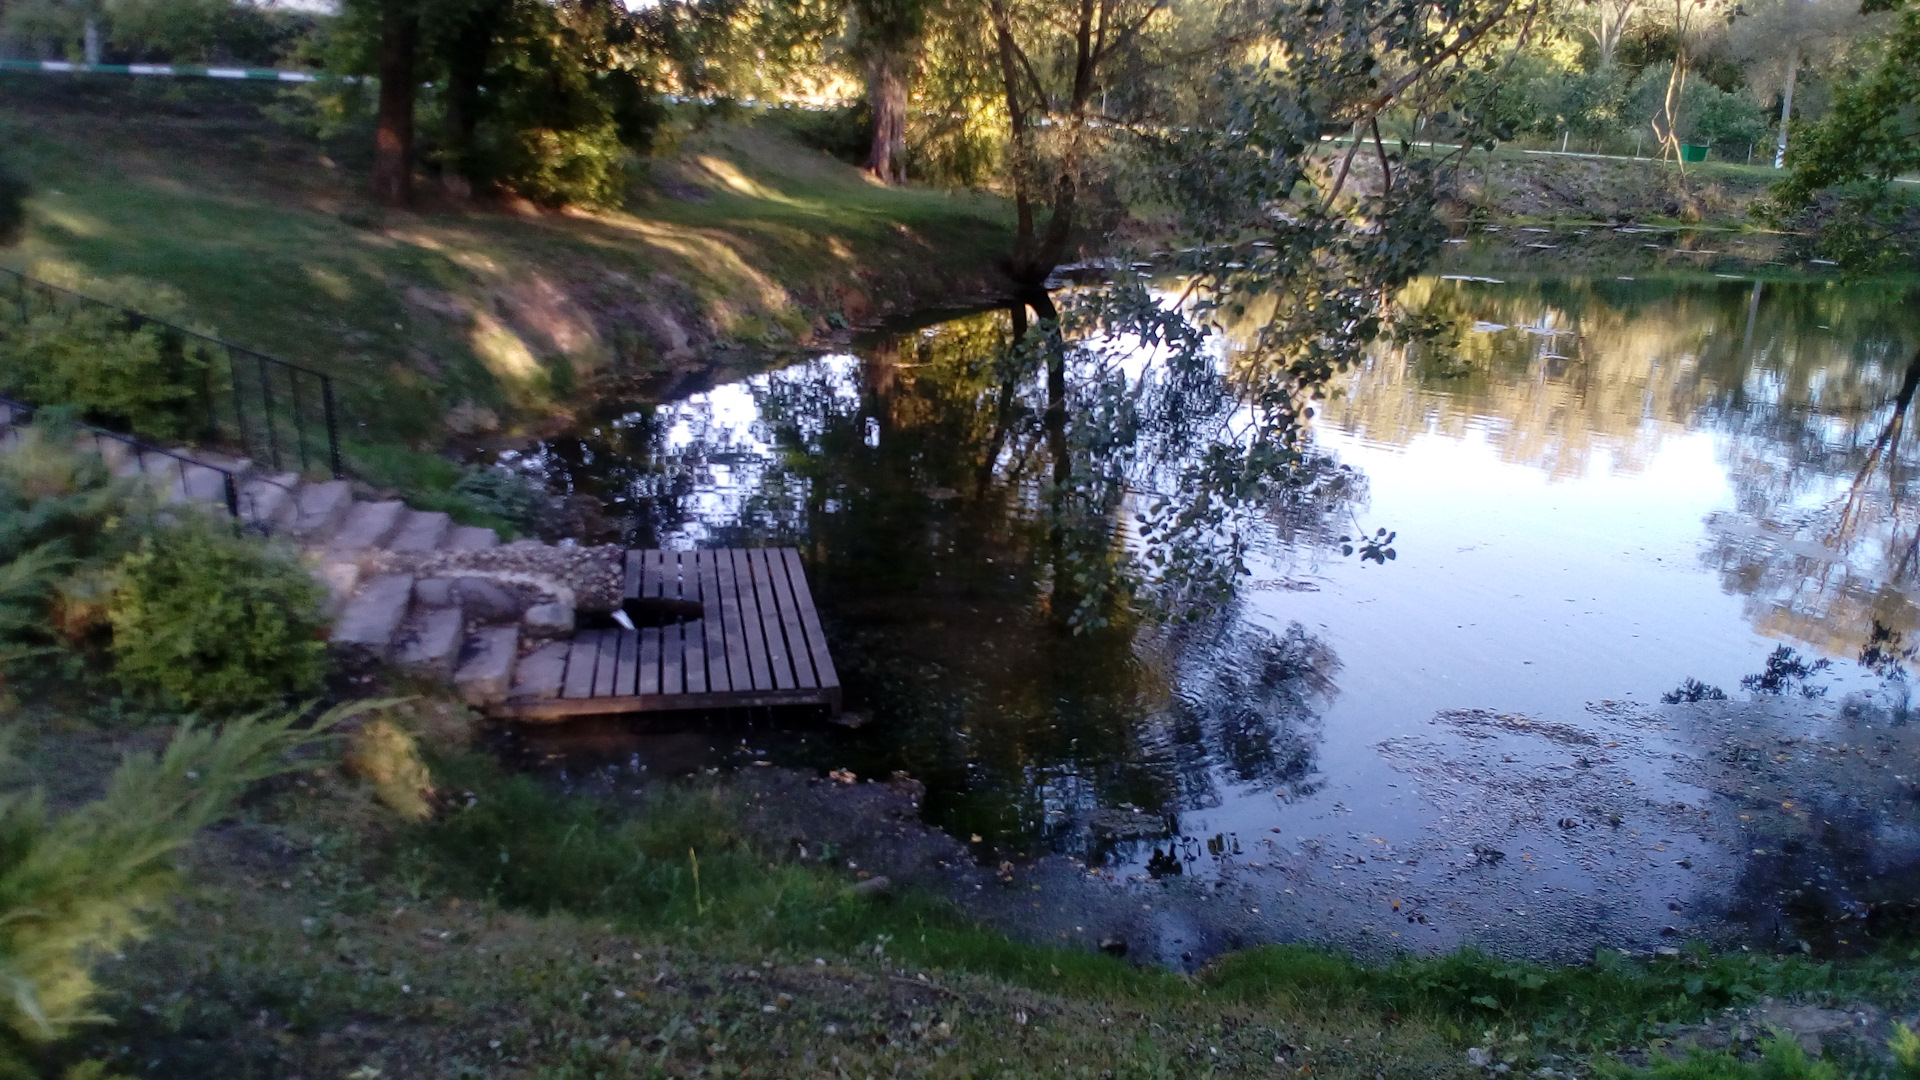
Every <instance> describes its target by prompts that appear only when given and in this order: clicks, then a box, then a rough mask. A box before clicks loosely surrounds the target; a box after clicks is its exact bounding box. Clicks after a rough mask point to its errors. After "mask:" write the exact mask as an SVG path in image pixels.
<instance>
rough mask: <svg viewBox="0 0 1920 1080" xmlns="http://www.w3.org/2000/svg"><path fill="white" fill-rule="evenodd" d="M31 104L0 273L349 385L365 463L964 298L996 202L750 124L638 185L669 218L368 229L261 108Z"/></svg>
mask: <svg viewBox="0 0 1920 1080" xmlns="http://www.w3.org/2000/svg"><path fill="white" fill-rule="evenodd" d="M29 80H31V81H29ZM50 85H55V84H51V83H49V82H48V81H47V80H45V79H41V78H39V77H29V76H0V145H5V146H6V147H7V157H8V160H9V162H10V164H11V166H12V167H13V168H14V169H15V170H16V171H18V172H20V173H21V174H22V175H23V176H24V178H25V179H27V180H28V181H29V182H30V183H31V185H32V186H33V189H34V194H33V197H32V199H31V202H30V208H29V209H30V215H31V224H30V230H29V234H28V237H27V239H26V240H25V241H24V242H23V243H22V244H21V245H20V246H19V247H17V248H15V249H12V250H10V251H7V252H4V253H0V260H4V262H5V264H6V265H9V266H12V267H15V268H18V269H28V270H31V271H33V272H36V273H39V274H41V275H42V276H50V277H55V278H65V279H73V280H81V281H86V280H89V279H100V278H117V277H133V278H138V279H141V280H143V281H148V282H158V283H165V284H167V285H170V286H172V287H173V288H174V289H176V290H178V292H179V293H180V294H181V298H182V300H183V308H184V310H185V312H186V313H187V315H188V317H189V318H191V319H192V320H194V321H195V322H197V323H199V324H203V325H210V326H212V327H215V328H217V329H218V330H219V331H220V332H221V333H222V334H224V335H225V336H227V337H229V338H231V339H232V340H235V341H238V342H240V343H242V344H246V345H250V346H254V347H258V348H260V349H263V350H265V351H267V352H270V353H273V354H275V355H278V356H281V357H284V358H286V359H289V360H294V361H299V362H304V363H309V364H313V365H316V366H318V367H320V368H322V369H324V370H328V371H332V372H336V373H338V374H340V375H341V376H343V378H344V379H345V380H347V381H349V382H351V383H352V384H354V385H355V386H356V387H357V390H356V391H355V392H354V394H353V403H354V406H355V414H356V419H357V420H358V421H359V422H362V423H367V424H368V425H369V432H368V433H369V434H373V435H375V436H376V437H382V436H384V437H393V436H403V437H413V438H423V437H432V436H434V435H437V434H438V431H437V430H436V426H435V424H434V423H433V420H434V418H436V417H437V416H439V415H440V412H441V410H442V409H443V408H445V407H448V406H452V405H456V404H458V403H461V402H472V403H474V404H475V405H476V406H479V407H484V408H486V409H488V410H491V411H492V412H493V413H494V414H495V415H496V416H499V417H502V418H506V419H509V420H511V418H514V417H518V418H520V419H521V420H523V421H524V420H528V419H530V418H534V417H537V416H539V415H541V414H543V413H544V412H546V411H549V410H550V409H551V408H552V407H553V404H554V399H555V398H556V397H559V398H564V397H566V396H567V391H568V389H569V383H571V384H573V385H579V384H581V383H583V382H584V381H586V380H587V379H590V378H593V377H597V376H621V377H625V378H629V379H634V380H639V381H641V382H643V383H644V382H645V381H646V380H648V379H649V378H658V377H660V376H662V375H663V374H671V373H672V372H674V371H676V370H691V369H694V368H697V367H699V366H701V365H702V363H703V361H705V360H708V359H711V358H712V357H713V356H714V355H715V354H717V353H718V354H720V355H723V356H724V355H726V354H725V353H724V352H723V351H722V349H723V347H724V346H725V345H727V344H751V345H765V346H775V347H777V346H782V345H792V344H795V343H799V342H804V341H807V340H810V339H813V338H815V337H817V336H819V335H820V334H821V333H822V332H823V331H825V330H826V329H827V328H828V327H829V325H830V324H836V323H839V322H842V321H853V322H859V321H863V320H867V319H871V318H874V317H877V316H878V315H881V314H884V313H886V312H887V311H890V310H902V309H905V308H907V307H910V306H914V305H921V304H929V303H937V302H942V301H952V300H954V299H958V298H962V297H968V296H977V295H982V294H984V293H987V292H989V291H991V290H992V289H993V288H994V287H995V280H994V276H993V271H992V265H993V258H994V256H995V255H996V254H997V253H998V252H999V251H1000V250H1002V249H1003V247H1004V244H1005V238H1006V236H1007V221H1006V218H1007V215H1006V214H1004V213H1003V210H1002V208H1001V206H1000V204H999V203H998V202H997V201H996V200H993V199H992V198H990V197H987V196H978V195H971V194H948V193H944V192H938V191H930V190H917V189H915V190H890V189H885V188H880V187H876V186H874V185H871V184H869V183H867V182H866V181H864V180H863V179H862V178H861V177H860V175H859V174H858V173H857V172H856V171H855V170H853V169H852V168H849V167H847V166H844V165H841V164H840V163H838V162H835V161H833V160H831V159H829V158H826V157H825V156H824V155H822V154H821V153H819V152H818V151H813V150H808V149H806V148H804V147H801V146H800V145H798V144H797V143H794V142H793V141H791V140H790V139H788V138H786V137H785V136H784V134H782V133H781V132H780V131H779V130H778V129H775V128H773V127H771V126H770V125H764V124H763V125H759V126H739V125H735V126H729V127H722V128H716V129H713V130H709V131H704V132H693V133H691V134H689V135H687V136H686V137H684V138H683V139H681V140H680V145H679V148H678V150H679V153H678V156H677V157H676V158H674V159H673V160H670V161H666V162H660V163H656V165H655V168H656V170H657V171H659V172H661V173H662V174H664V179H665V180H666V181H668V182H667V183H666V184H664V185H663V187H664V188H665V189H666V190H668V191H672V192H674V193H675V195H677V196H678V197H670V196H668V195H664V194H661V193H660V192H659V191H658V190H654V189H650V188H649V187H648V185H646V184H645V183H638V184H636V185H635V194H636V198H635V199H634V201H633V203H632V206H631V209H630V210H629V211H627V212H619V213H612V212H609V213H590V214H589V213H565V214H560V213H542V212H537V211H532V210H530V209H529V210H525V211H524V212H511V211H506V210H478V209H471V208H459V207H447V206H442V207H439V208H428V209H425V210H423V211H422V212H418V213H395V214H382V213H381V212H379V211H378V210H377V208H375V207H373V206H371V205H370V204H369V203H368V202H367V200H366V198H365V194H364V191H363V185H362V179H361V177H360V176H359V175H358V172H357V170H355V169H349V168H347V167H344V166H341V165H338V164H336V163H335V162H333V161H332V159H330V158H329V157H327V155H326V153H324V152H323V151H324V150H325V149H326V148H324V147H322V146H321V145H320V144H318V143H316V142H313V141H310V140H306V139H303V138H300V137H296V136H295V135H293V134H291V133H289V132H288V131H286V130H283V129H280V128H277V127H275V126H274V125H272V124H269V123H267V122H266V121H264V120H262V119H260V118H259V114H258V110H257V107H256V106H257V104H259V102H240V103H238V104H235V103H232V102H228V103H224V104H220V105H219V106H218V107H201V106H199V105H193V106H187V107H183V106H180V105H178V104H177V103H173V102H170V101H168V100H166V99H164V98H162V97H159V96H156V95H155V94H153V93H144V94H138V95H134V94H130V93H126V92H119V91H115V90H114V89H113V88H112V87H111V86H109V87H107V88H106V89H104V90H103V89H101V88H100V87H99V86H95V87H93V88H92V90H91V91H90V92H88V93H81V92H79V90H75V91H74V92H73V93H71V94H68V93H66V92H64V91H60V90H59V89H58V87H57V86H56V89H54V90H49V89H48V87H49V86H50ZM75 85H79V84H75ZM83 89H85V88H84V87H83ZM733 355H736V356H737V355H739V354H738V353H737V352H736V353H734V354H733ZM559 357H565V358H566V359H567V364H566V365H565V368H566V370H565V371H563V372H562V373H561V374H560V375H559V376H558V378H557V379H556V377H555V375H554V374H553V372H554V369H555V367H556V364H555V360H556V359H557V358H559ZM742 362H744V361H742ZM469 423H472V421H469ZM479 426H480V427H481V428H482V429H485V428H486V427H487V426H488V424H487V422H486V420H485V419H484V416H483V417H482V419H481V420H480V421H479Z"/></svg>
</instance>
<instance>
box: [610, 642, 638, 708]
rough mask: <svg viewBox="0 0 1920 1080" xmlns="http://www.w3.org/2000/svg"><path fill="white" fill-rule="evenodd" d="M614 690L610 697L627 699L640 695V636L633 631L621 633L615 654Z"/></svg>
mask: <svg viewBox="0 0 1920 1080" xmlns="http://www.w3.org/2000/svg"><path fill="white" fill-rule="evenodd" d="M613 662H614V674H613V690H612V691H611V692H610V693H609V694H608V695H607V696H608V697H625V696H627V695H629V694H637V693H639V692H640V691H639V687H638V683H639V681H640V635H639V634H636V633H634V632H633V631H631V630H621V631H619V647H618V650H617V651H616V652H615V654H614V661H613Z"/></svg>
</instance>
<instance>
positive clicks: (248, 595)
mask: <svg viewBox="0 0 1920 1080" xmlns="http://www.w3.org/2000/svg"><path fill="white" fill-rule="evenodd" d="M118 570H119V575H120V579H119V582H118V589H117V591H116V592H115V594H114V597H113V599H112V601H111V603H110V606H109V610H108V618H109V619H110V620H111V622H112V625H113V646H112V649H113V662H114V664H113V673H114V677H115V679H116V680H117V681H118V682H119V683H120V684H121V686H122V687H124V688H125V690H126V691H127V692H128V693H129V694H131V695H133V696H135V697H138V698H142V699H145V700H148V701H151V702H153V703H155V704H160V705H166V706H171V707H178V708H186V709H194V710H200V711H206V712H213V713H231V712H240V711H244V710H248V709H256V708H263V707H266V706H270V705H273V704H277V703H279V702H281V701H283V700H285V699H286V698H288V697H290V696H293V695H299V694H309V693H312V692H314V691H316V690H318V689H319V688H320V684H321V680H322V678H323V677H324V676H325V673H326V646H325V644H324V642H323V641H322V633H323V631H324V629H325V625H326V624H325V619H324V617H323V615H322V612H321V602H322V600H323V592H322V590H321V588H320V586H319V585H318V584H317V583H316V582H314V580H313V579H312V577H310V576H309V575H308V574H307V572H306V570H305V569H303V568H302V567H301V565H300V564H299V562H298V561H297V560H296V559H294V558H293V557H292V556H291V555H290V554H288V553H285V552H282V551H280V550H278V549H275V548H273V547H270V546H268V545H266V544H263V543H261V542H260V541H258V540H255V539H253V538H251V537H246V536H242V535H238V534H237V533H236V532H235V531H234V530H233V528H232V525H231V524H230V523H229V522H227V521H225V520H224V519H223V520H219V521H215V520H212V519H210V518H208V517H203V516H201V515H198V514H189V515H184V516H183V518H182V520H181V521H180V522H179V523H178V524H176V525H173V526H171V527H166V528H161V529H157V530H155V531H153V532H152V533H150V534H149V535H148V536H146V537H145V538H144V539H143V540H142V541H141V543H140V546H139V547H138V548H137V549H136V550H134V551H133V552H131V553H129V554H128V555H127V556H126V557H125V558H124V559H122V560H121V562H120V564H119V567H118Z"/></svg>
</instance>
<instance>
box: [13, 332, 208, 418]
mask: <svg viewBox="0 0 1920 1080" xmlns="http://www.w3.org/2000/svg"><path fill="white" fill-rule="evenodd" d="M0 387H4V388H5V389H6V390H7V391H8V392H10V393H13V394H17V395H19V396H21V397H24V398H26V399H27V400H29V401H31V402H33V403H34V404H38V405H71V406H73V407H75V408H77V409H79V410H80V411H81V413H82V414H84V415H85V416H87V417H88V418H89V419H93V420H96V421H99V422H101V423H105V424H109V425H112V426H116V427H122V428H125V429H127V430H130V431H132V432H133V433H134V434H137V435H140V436H143V437H146V438H149V439H157V440H173V439H180V438H184V437H187V436H189V435H190V434H192V433H193V432H194V431H195V430H196V426H197V425H198V424H199V423H201V422H202V421H203V420H204V416H205V402H206V395H207V393H208V384H207V362H206V359H205V358H204V357H203V356H202V355H200V353H199V351H198V350H197V348H195V347H194V346H191V345H189V344H187V343H186V342H185V341H183V340H182V339H181V337H180V336H179V335H177V334H172V333H169V332H167V331H166V330H165V329H164V328H162V327H160V326H157V325H155V324H152V323H146V324H132V323H131V322H130V320H129V317H128V316H126V315H123V314H121V313H120V312H118V311H115V310H113V309H111V308H105V307H98V306H94V305H75V306H62V307H59V308H56V309H54V310H50V311H40V312H36V313H34V314H32V315H31V316H29V317H28V318H27V319H26V320H25V321H24V322H15V321H0Z"/></svg>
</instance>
